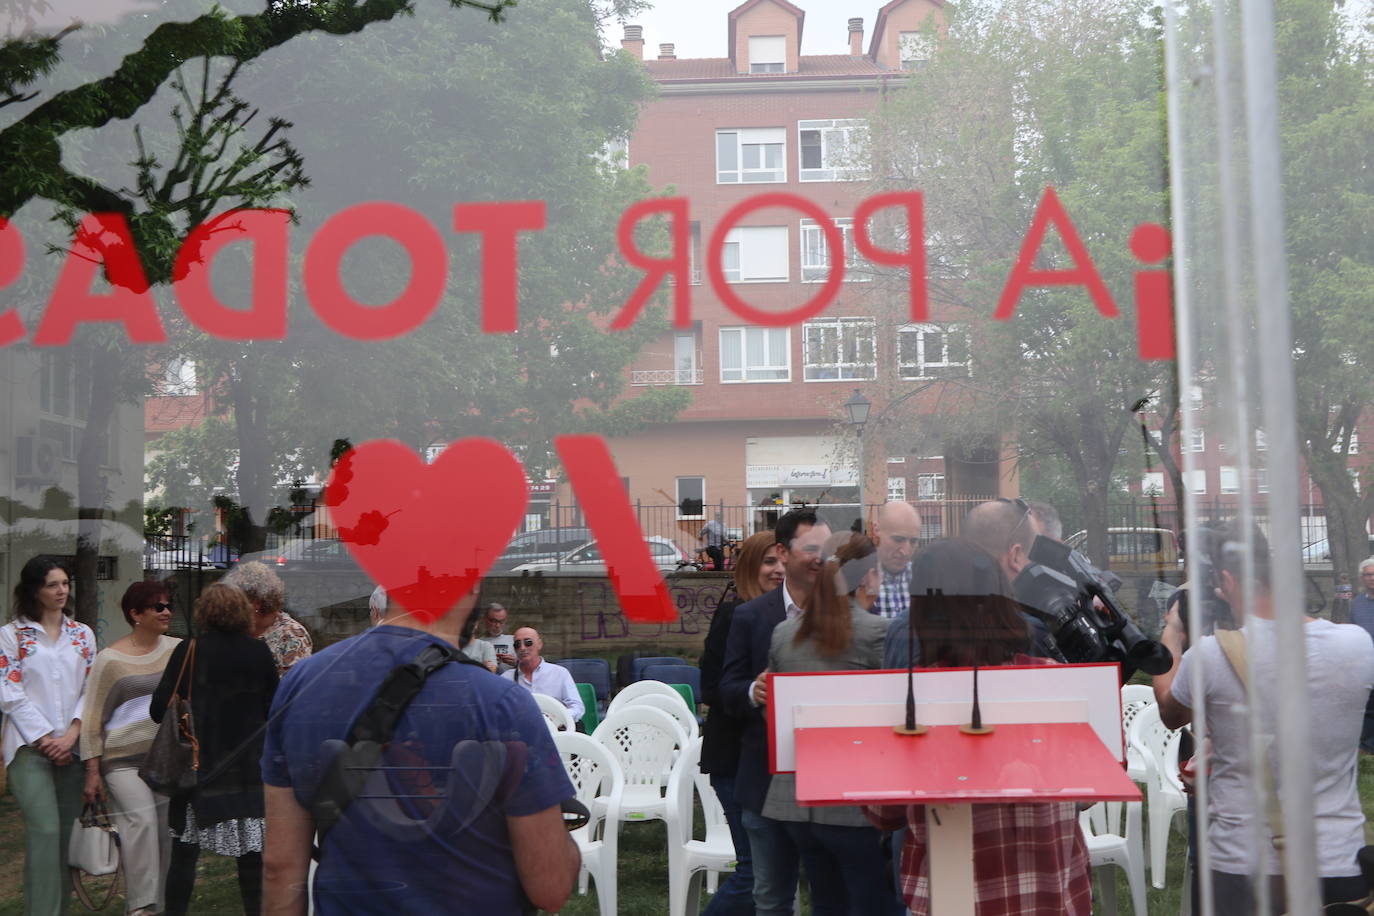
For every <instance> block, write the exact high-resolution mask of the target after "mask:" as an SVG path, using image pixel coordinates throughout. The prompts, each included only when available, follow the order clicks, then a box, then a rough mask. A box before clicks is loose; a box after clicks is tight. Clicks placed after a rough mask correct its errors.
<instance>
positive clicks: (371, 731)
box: [310, 643, 487, 859]
mask: <svg viewBox="0 0 1374 916" xmlns="http://www.w3.org/2000/svg"><path fill="white" fill-rule="evenodd" d="M449 662H457V663H459V664H469V665H476V666H477V667H478V668H481V669H482V670H483V671H486V670H487V669H486V667H485V666H484V665H482V664H481V663H480V662H477V661H474V660H472V659H470V658H468V657H467V656H466V655H464V654H463V653H462V652H460V651H457V650H455V649H451V648H449V647H448V646H443V645H439V644H437V643H431V644H430V645H428V646H425V648H424V649H423V650H421V652H420V654H419V655H417V656H415V659H414V660H413V661H410V662H407V663H406V664H404V665H397V666H396V667H395V668H392V669H391V672H390V673H389V674H388V675H387V676H386V679H385V680H384V681H382V686H381V687H380V688H379V689H378V690H377V693H376V695H375V696H374V697H373V698H372V702H371V703H370V704H368V707H367V708H366V709H364V710H363V712H362V714H361V715H359V716H358V718H357V719H356V720H354V722H353V725H352V727H351V728H349V730H348V737H347V738H346V739H345V740H344V741H330V742H326V743H327V744H330V745H333V750H334V751H335V753H334V755H333V758H332V759H331V760H330V762H329V767H328V769H327V770H325V773H324V776H323V778H321V780H320V785H319V788H318V790H317V791H316V793H315V798H314V799H313V800H312V801H311V803H310V810H311V813H312V814H313V815H314V819H315V829H316V831H317V832H318V833H319V843H320V846H322V845H323V844H324V838H325V836H326V835H327V834H328V833H329V831H330V830H332V829H334V827H335V825H337V824H338V823H339V820H340V819H341V818H342V817H343V814H344V811H345V810H347V808H348V806H349V805H351V804H352V803H353V800H354V799H355V798H357V797H358V794H359V793H360V792H361V791H362V788H363V784H364V783H365V782H366V781H367V778H368V776H369V775H371V773H372V771H373V770H375V769H376V768H377V767H378V766H379V765H380V763H381V759H382V752H383V751H384V750H385V749H386V745H387V744H388V743H390V741H391V738H392V736H393V735H394V734H395V733H396V726H397V724H398V723H399V722H400V721H401V715H402V714H403V713H404V712H405V710H406V707H408V706H409V705H410V703H411V701H412V700H414V699H415V696H416V695H417V694H418V693H419V692H420V689H421V688H422V687H424V685H425V681H427V680H428V679H429V676H430V675H432V674H433V673H434V672H436V671H438V670H439V669H440V668H442V667H444V666H445V665H447V664H448V663H449ZM315 858H316V859H318V858H319V847H318V846H317V847H316V850H315Z"/></svg>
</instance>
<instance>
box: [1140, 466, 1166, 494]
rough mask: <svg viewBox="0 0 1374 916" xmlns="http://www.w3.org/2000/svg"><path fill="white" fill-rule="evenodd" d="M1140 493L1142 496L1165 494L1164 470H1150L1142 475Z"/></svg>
mask: <svg viewBox="0 0 1374 916" xmlns="http://www.w3.org/2000/svg"><path fill="white" fill-rule="evenodd" d="M1140 495H1141V496H1163V495H1164V472H1163V471H1149V472H1147V473H1145V474H1141V475H1140Z"/></svg>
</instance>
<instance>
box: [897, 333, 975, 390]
mask: <svg viewBox="0 0 1374 916" xmlns="http://www.w3.org/2000/svg"><path fill="white" fill-rule="evenodd" d="M932 333H939V334H940V335H941V340H942V344H941V346H940V348H939V349H940V353H939V354H938V359H930V358H929V356H930V354H927V353H926V344H927V338H926V335H927V334H932ZM908 334H915V335H916V361H915V362H914V363H904V362H903V361H902V356H903V352H902V351H903V347H904V345H905V338H906V335H908ZM951 334H962V335H963V336H964V342H965V346H966V347H968V346H969V344H970V342H969V340H968V330H967V329H966V328H965V327H964V326H963V325H958V324H948V325H946V324H934V323H926V324H906V325H902V326H901V327H900V328H898V329H897V374H898V376H899V377H901V378H903V379H907V380H915V379H928V378H966V377H968V376H971V375H972V374H973V355H972V353H970V354H969V358H968V359H967V360H966V361H964V362H954V361H951V360H950V358H949V338H950V335H951ZM931 370H963V371H958V372H954V371H943V372H932V371H931Z"/></svg>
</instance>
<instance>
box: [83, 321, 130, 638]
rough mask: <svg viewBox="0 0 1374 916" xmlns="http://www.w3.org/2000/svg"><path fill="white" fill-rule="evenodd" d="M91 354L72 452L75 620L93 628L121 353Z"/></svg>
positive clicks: (101, 351)
mask: <svg viewBox="0 0 1374 916" xmlns="http://www.w3.org/2000/svg"><path fill="white" fill-rule="evenodd" d="M89 356H90V360H91V362H90V379H91V387H90V391H89V393H87V392H77V397H82V396H89V398H90V400H89V402H88V404H87V407H86V428H85V429H84V430H83V431H82V433H81V445H80V447H79V448H78V449H77V453H76V462H77V472H76V474H77V476H76V480H77V483H76V491H77V492H76V496H77V511H76V517H77V535H76V568H75V569H74V570H73V571H72V573H73V575H74V576H75V577H76V619H77V620H79V621H81V622H82V623H84V624H86V625H87V626H89V627H91V628H92V629H97V625H98V624H99V621H100V591H99V586H98V585H97V582H96V575H97V572H98V570H99V567H100V541H101V535H102V528H103V520H104V518H105V513H106V509H107V506H106V503H107V502H108V500H109V486H108V481H107V480H106V478H105V475H104V474H102V473H101V470H100V468H101V465H102V464H104V463H105V460H106V455H107V454H108V453H109V444H110V423H111V421H112V420H113V418H114V411H115V405H116V397H115V395H116V393H117V392H118V390H119V357H118V355H117V354H116V353H115V352H114V351H113V350H110V349H108V348H105V347H100V346H97V347H96V348H95V349H94V350H93V351H92V352H91V353H90V354H89Z"/></svg>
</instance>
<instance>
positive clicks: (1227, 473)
mask: <svg viewBox="0 0 1374 916" xmlns="http://www.w3.org/2000/svg"><path fill="white" fill-rule="evenodd" d="M1217 485H1218V489H1220V491H1221V492H1222V493H1239V492H1240V472H1239V471H1237V470H1236V469H1235V468H1234V467H1231V466H1230V465H1224V466H1223V467H1222V468H1221V474H1220V476H1219V478H1218V480H1217Z"/></svg>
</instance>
